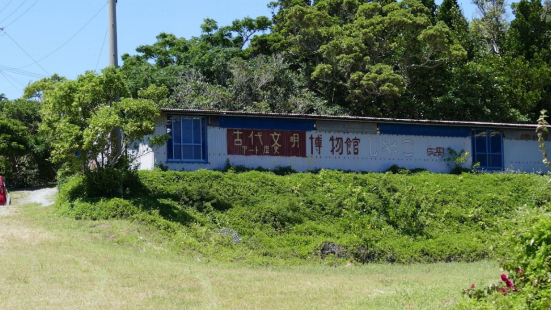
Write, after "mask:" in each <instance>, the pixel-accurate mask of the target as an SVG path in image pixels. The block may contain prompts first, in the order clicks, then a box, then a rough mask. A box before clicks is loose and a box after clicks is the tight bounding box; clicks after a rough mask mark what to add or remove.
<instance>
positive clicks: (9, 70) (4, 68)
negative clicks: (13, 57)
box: [0, 65, 46, 79]
mask: <svg viewBox="0 0 551 310" xmlns="http://www.w3.org/2000/svg"><path fill="white" fill-rule="evenodd" d="M0 70H2V71H4V72H6V71H8V72H11V73H15V74H19V75H24V76H28V77H32V78H37V79H41V78H44V77H46V76H45V75H43V74H38V73H34V72H30V71H24V70H21V69H17V68H11V67H8V66H2V65H0Z"/></svg>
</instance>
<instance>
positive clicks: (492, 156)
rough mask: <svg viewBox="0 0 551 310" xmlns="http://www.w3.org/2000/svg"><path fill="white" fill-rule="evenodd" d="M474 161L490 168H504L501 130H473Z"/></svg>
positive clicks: (482, 166)
mask: <svg viewBox="0 0 551 310" xmlns="http://www.w3.org/2000/svg"><path fill="white" fill-rule="evenodd" d="M473 162H474V163H480V168H482V169H488V170H499V169H503V135H502V134H501V131H499V130H493V129H475V130H474V131H473Z"/></svg>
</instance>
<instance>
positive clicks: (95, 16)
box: [19, 2, 107, 69]
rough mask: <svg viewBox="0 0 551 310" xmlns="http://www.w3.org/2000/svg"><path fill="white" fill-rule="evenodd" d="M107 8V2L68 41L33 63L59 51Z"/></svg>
mask: <svg viewBox="0 0 551 310" xmlns="http://www.w3.org/2000/svg"><path fill="white" fill-rule="evenodd" d="M106 6H107V2H106V3H105V4H104V5H103V6H102V7H101V9H100V10H99V11H98V12H97V13H96V14H95V15H94V16H92V18H91V19H90V20H89V21H88V22H87V23H86V24H84V26H82V28H80V29H79V30H78V31H77V32H76V33H75V34H74V35H73V36H72V37H70V38H69V40H67V41H65V43H63V44H61V45H60V46H59V47H58V48H56V49H55V50H53V52H51V53H49V54H48V55H46V56H44V57H42V58H40V59H39V60H37V61H35V63H37V62H39V61H42V60H44V59H46V58H48V57H50V56H51V55H52V54H53V53H55V52H57V51H58V50H59V49H61V48H62V47H64V46H65V45H66V44H67V43H69V41H71V40H72V39H73V38H74V37H76V36H77V34H79V33H80V32H81V31H82V30H83V29H84V28H85V27H86V26H88V24H89V23H91V22H92V20H94V18H96V16H98V14H99V13H101V11H103V9H104V8H105V7H106ZM32 65H34V63H32V64H28V65H25V66H22V67H19V68H20V69H21V68H26V67H28V66H32Z"/></svg>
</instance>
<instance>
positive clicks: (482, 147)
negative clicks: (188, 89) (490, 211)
mask: <svg viewBox="0 0 551 310" xmlns="http://www.w3.org/2000/svg"><path fill="white" fill-rule="evenodd" d="M535 129H536V125H527V124H498V123H482V122H460V121H429V120H410V119H388V118H371V117H349V116H318V115H297V114H275V113H249V112H228V111H226V112H224V111H200V110H178V109H163V111H162V115H161V117H159V118H157V119H156V133H155V134H169V135H170V136H171V139H170V140H169V141H168V143H166V144H165V145H163V146H162V147H159V148H156V149H151V148H150V147H149V146H148V145H146V144H141V145H140V153H142V154H145V155H143V156H140V157H139V158H138V161H139V163H140V169H153V167H154V166H155V165H156V164H157V165H163V166H167V167H168V168H169V169H170V170H198V169H217V170H219V169H223V168H224V166H225V164H226V162H227V161H228V160H229V162H230V163H231V164H232V165H243V166H246V167H250V168H256V167H263V168H268V169H273V168H275V167H278V166H281V167H286V166H290V167H292V168H293V169H294V170H297V171H308V170H316V169H322V168H323V169H340V170H352V171H385V170H386V169H388V168H389V167H390V166H392V165H395V164H396V165H398V166H402V167H406V168H409V169H414V168H424V169H427V170H430V171H432V172H449V171H450V169H451V168H450V165H449V161H446V160H445V159H446V158H449V155H448V154H449V151H448V149H453V150H455V151H456V152H460V151H466V152H469V154H470V155H469V162H468V163H467V164H466V165H468V166H470V165H471V162H473V163H477V162H478V163H480V169H484V170H498V171H501V170H507V169H511V170H516V171H523V172H541V171H547V168H546V167H545V165H544V164H543V163H542V155H541V153H540V151H539V149H538V146H539V143H538V141H537V134H536V132H535Z"/></svg>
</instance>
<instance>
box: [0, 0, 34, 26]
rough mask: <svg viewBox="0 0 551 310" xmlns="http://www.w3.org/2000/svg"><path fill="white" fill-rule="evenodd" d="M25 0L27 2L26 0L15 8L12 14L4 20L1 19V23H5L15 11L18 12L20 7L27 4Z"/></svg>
mask: <svg viewBox="0 0 551 310" xmlns="http://www.w3.org/2000/svg"><path fill="white" fill-rule="evenodd" d="M25 2H27V0H24V1H23V3H21V4H20V5H19V6H18V7H17V8H16V9H15V10H13V12H11V14H10V15H8V17H6V18H4V19H3V20H1V21H0V23H3V22H4V21H5V20H6V19H8V18H10V16H12V15H13V13H15V12H17V10H19V8H20V7H21V6H22V5H23V4H25Z"/></svg>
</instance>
